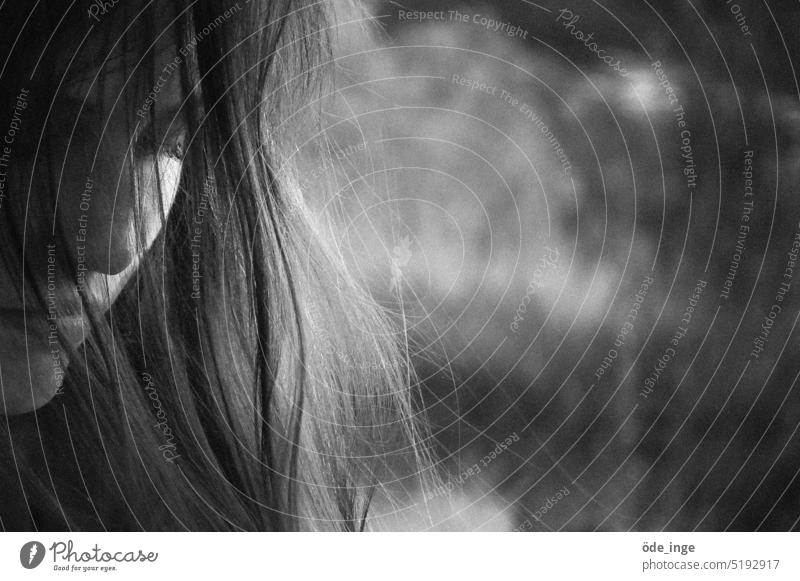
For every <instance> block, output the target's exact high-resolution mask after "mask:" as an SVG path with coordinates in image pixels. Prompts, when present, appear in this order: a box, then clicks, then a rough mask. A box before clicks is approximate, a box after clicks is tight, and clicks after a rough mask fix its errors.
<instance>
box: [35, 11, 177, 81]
mask: <svg viewBox="0 0 800 581" xmlns="http://www.w3.org/2000/svg"><path fill="white" fill-rule="evenodd" d="M80 4H81V5H83V6H85V5H86V3H84V2H81V3H80ZM140 4H143V2H141V1H139V0H137V1H134V2H130V3H122V2H120V3H118V4H117V5H115V6H113V7H112V8H110V9H109V10H108V11H107V12H106V14H104V15H101V17H100V18H101V19H100V21H99V22H97V21H96V20H95V19H94V18H91V17H89V15H88V14H87V12H86V10H82V9H80V8H78V9H74V8H73V9H72V10H69V11H68V12H66V13H64V14H62V15H60V16H61V17H60V18H58V20H56V22H53V29H52V30H50V31H49V34H48V35H47V36H45V34H46V33H47V30H46V29H44V30H42V28H41V24H40V25H38V26H36V29H37V30H36V31H35V32H34V36H36V37H37V40H39V42H38V43H34V42H31V44H32V45H33V44H38V47H37V48H38V50H39V52H38V54H36V55H35V59H34V61H33V62H30V60H31V59H30V57H31V56H34V55H29V58H27V59H26V60H28V61H29V62H30V65H31V66H30V68H29V70H28V72H29V74H30V81H31V83H32V84H34V85H40V86H41V85H54V86H60V89H61V90H62V91H65V92H67V93H69V94H70V95H71V96H86V95H87V93H89V89H90V88H91V93H96V92H97V91H99V90H100V89H99V85H104V88H103V90H102V91H103V93H107V92H109V91H110V92H114V89H115V88H116V89H119V90H121V89H122V88H123V87H124V86H126V85H134V82H133V81H134V79H131V78H130V77H131V75H136V76H140V75H141V77H142V78H145V77H148V76H149V75H147V74H146V73H149V72H150V69H151V67H150V66H149V64H150V61H149V59H148V58H145V55H148V53H149V55H148V56H149V57H151V58H152V59H153V60H154V61H155V66H156V67H157V68H156V70H159V68H160V66H161V65H163V64H164V63H166V62H168V61H170V60H172V58H173V57H174V55H175V54H176V42H175V38H176V35H175V26H174V24H173V20H174V14H175V12H174V10H172V9H168V8H165V7H163V3H161V5H162V7H161V8H158V9H156V8H150V9H145V10H142V7H141V6H139V5H140ZM107 5H109V6H110V3H107ZM54 16H58V15H52V14H51V15H50V18H49V20H50V21H51V22H52V20H53V17H54ZM34 50H35V49H34ZM21 80H22V79H21Z"/></svg>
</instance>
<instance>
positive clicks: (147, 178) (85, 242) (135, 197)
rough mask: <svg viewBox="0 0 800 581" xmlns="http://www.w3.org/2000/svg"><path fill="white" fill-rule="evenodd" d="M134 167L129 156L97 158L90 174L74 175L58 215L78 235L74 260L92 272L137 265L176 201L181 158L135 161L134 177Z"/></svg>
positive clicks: (152, 157) (117, 269) (110, 272)
mask: <svg viewBox="0 0 800 581" xmlns="http://www.w3.org/2000/svg"><path fill="white" fill-rule="evenodd" d="M124 151H125V150H124V149H123V150H122V152H123V154H124ZM157 165H158V167H157ZM131 166H132V162H131V161H130V157H128V158H127V159H125V160H124V161H123V162H120V161H116V162H115V160H114V159H113V158H103V157H98V159H97V163H96V164H95V170H94V171H93V172H91V175H74V176H72V179H71V182H72V183H73V184H75V185H74V186H73V187H72V188H71V191H70V192H69V200H68V203H67V205H66V207H63V208H62V209H61V211H60V214H61V215H62V216H63V218H64V224H65V228H66V230H67V233H69V232H70V231H72V232H74V233H75V236H74V240H73V241H74V247H73V248H72V258H73V261H74V262H75V263H76V264H77V262H78V261H79V260H81V261H83V262H84V265H85V267H86V270H88V271H90V272H91V271H94V272H99V273H103V274H118V273H120V272H122V271H123V270H124V269H125V268H127V267H128V266H129V265H130V264H131V263H133V261H134V259H135V258H136V257H137V255H139V254H141V253H142V252H144V250H146V249H147V248H149V247H150V245H151V244H152V243H153V241H154V240H155V238H156V236H157V235H158V233H159V231H160V229H161V228H162V227H163V224H164V221H165V219H166V215H167V212H168V211H169V208H170V207H171V205H172V202H173V201H174V199H175V194H176V192H177V188H178V181H179V179H180V169H181V162H180V161H179V160H177V159H173V158H168V157H166V156H162V157H161V159H160V160H159V164H156V163H155V157H154V156H146V157H143V158H141V159H137V161H136V168H135V169H136V173H135V176H133V175H132V172H131ZM156 176H159V178H160V179H156ZM67 240H70V236H69V234H68V235H67Z"/></svg>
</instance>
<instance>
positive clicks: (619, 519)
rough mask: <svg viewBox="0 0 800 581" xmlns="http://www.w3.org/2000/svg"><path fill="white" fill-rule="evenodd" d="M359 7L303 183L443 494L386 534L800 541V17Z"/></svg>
mask: <svg viewBox="0 0 800 581" xmlns="http://www.w3.org/2000/svg"><path fill="white" fill-rule="evenodd" d="M737 1H738V0H737ZM368 9H369V11H370V13H371V15H372V16H373V17H374V19H375V21H376V22H377V23H378V24H379V27H380V32H379V34H378V35H377V36H378V39H377V43H376V44H375V45H374V46H373V47H371V48H368V49H365V48H364V47H361V46H354V47H351V48H350V49H349V52H348V51H345V52H344V53H343V54H342V55H341V56H339V57H338V59H337V77H338V78H337V88H338V93H337V95H336V97H337V98H336V100H335V103H332V104H330V105H326V106H325V111H324V115H323V117H324V122H325V131H324V140H325V142H326V143H327V148H326V149H325V151H319V150H318V149H312V146H311V145H309V146H307V147H305V151H303V152H302V153H303V154H304V155H303V156H302V157H303V159H304V160H305V161H304V162H303V163H304V166H303V170H302V171H301V173H300V185H301V187H302V188H303V190H304V191H305V192H306V196H307V198H308V199H309V203H311V204H312V205H313V206H314V207H315V211H317V212H319V214H320V215H322V214H328V215H330V214H334V215H336V216H339V217H340V218H341V222H340V226H339V227H338V229H337V230H336V232H335V233H334V234H335V237H336V239H337V241H338V243H339V245H340V247H341V248H342V249H343V251H344V252H345V253H346V254H348V255H349V256H351V258H352V260H353V268H354V269H356V270H358V271H359V272H360V273H361V275H362V276H363V277H364V278H366V279H367V280H368V281H369V284H370V286H371V288H372V291H373V293H374V295H375V296H376V297H378V299H379V300H380V302H381V303H382V304H383V305H384V306H385V307H386V309H387V310H388V311H390V312H392V313H396V314H398V315H401V316H403V317H404V318H405V321H406V329H405V332H407V334H408V337H409V339H410V340H411V344H412V352H411V353H410V355H411V357H412V360H413V361H414V364H415V366H416V370H417V373H418V376H419V381H420V387H421V393H422V394H423V401H422V402H420V403H421V405H422V406H423V407H424V408H425V410H426V412H427V414H428V416H429V420H430V422H431V425H432V431H433V437H434V441H433V442H432V443H433V445H434V447H435V449H436V452H437V454H438V458H439V460H440V463H439V468H440V470H441V472H442V474H443V481H442V484H441V485H440V486H439V487H438V488H435V489H433V490H432V491H427V492H422V491H421V490H420V489H419V488H418V487H415V486H411V485H409V484H408V483H407V482H406V483H404V484H403V485H402V486H398V487H397V490H396V491H395V492H396V494H397V498H396V499H395V500H394V501H392V502H389V501H387V500H380V499H378V500H377V501H376V504H375V506H374V508H373V512H374V516H375V518H374V519H373V523H372V526H373V528H376V529H393V530H394V529H402V530H429V529H433V530H519V531H551V530H576V531H586V530H604V531H605V530H613V531H627V530H640V531H650V530H662V529H667V530H789V529H798V528H799V525H798V520H799V519H800V479H798V471H800V439H799V438H798V433H797V431H798V426H800V388H798V387H797V377H798V373H799V372H800V361H798V357H797V355H796V354H797V353H798V342H799V336H800V329H797V328H796V323H797V319H798V313H800V311H798V305H800V270H796V269H797V268H800V267H795V262H794V261H795V260H796V259H797V258H798V257H797V255H796V252H797V249H798V245H800V224H799V222H800V199H798V194H799V193H800V190H799V189H798V188H799V184H800V182H799V181H798V178H799V177H800V86H799V85H798V76H800V71H798V67H797V63H798V62H799V61H800V50H798V49H799V48H800V47H798V43H799V42H800V40H798V36H800V35H798V34H797V31H798V30H800V5H798V4H797V2H788V1H786V2H781V1H777V2H769V3H756V2H750V1H747V0H741V1H738V3H735V2H722V1H714V2H712V1H708V0H682V1H678V0H675V1H671V0H670V1H665V2H659V3H650V2H647V1H646V0H638V1H624V0H614V1H609V2H603V3H598V2H591V1H584V0H579V1H573V2H570V3H569V4H568V5H563V4H559V3H555V2H552V1H547V0H545V1H542V2H537V3H534V2H529V1H527V0H502V1H501V0H497V1H494V2H463V1H449V0H444V1H442V0H439V1H436V2H433V1H427V0H419V1H411V0H408V1H405V2H388V1H374V2H370V3H369V4H368ZM345 29H346V26H345V28H343V29H342V31H341V32H340V31H336V32H337V34H339V33H341V35H342V36H345V37H346V36H347V33H346V32H345V31H344V30H345ZM314 147H316V146H314ZM300 149H301V150H303V149H304V148H303V147H301V148H300ZM323 158H327V159H328V160H329V161H330V162H331V163H322V162H321V161H319V160H320V159H323ZM321 182H327V183H328V184H329V185H332V186H333V188H332V191H333V192H334V194H333V195H332V196H331V197H329V198H325V199H319V198H318V197H315V196H314V192H316V191H318V189H319V188H318V187H317V186H318V185H319V184H320V183H321ZM344 216H346V219H345V218H343V217H344ZM796 237H797V240H798V242H797V245H795V246H793V243H794V241H795V238H796Z"/></svg>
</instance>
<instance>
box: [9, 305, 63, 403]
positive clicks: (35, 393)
mask: <svg viewBox="0 0 800 581" xmlns="http://www.w3.org/2000/svg"><path fill="white" fill-rule="evenodd" d="M17 319H20V320H17ZM21 321H22V314H21V313H20V314H16V313H4V314H3V315H2V316H0V414H3V415H15V414H23V413H26V412H31V411H33V410H35V409H38V408H40V407H42V406H43V405H45V404H46V403H47V402H49V401H50V400H52V399H53V397H55V396H56V395H57V394H58V393H59V391H60V389H61V383H62V381H63V377H64V372H65V370H66V363H65V361H64V356H63V350H62V349H60V348H59V347H60V345H59V344H58V343H52V344H51V343H50V342H49V340H48V335H47V331H46V329H47V323H46V321H38V320H36V319H34V320H30V319H29V321H28V325H27V326H25V325H24V324H23V323H22V322H21Z"/></svg>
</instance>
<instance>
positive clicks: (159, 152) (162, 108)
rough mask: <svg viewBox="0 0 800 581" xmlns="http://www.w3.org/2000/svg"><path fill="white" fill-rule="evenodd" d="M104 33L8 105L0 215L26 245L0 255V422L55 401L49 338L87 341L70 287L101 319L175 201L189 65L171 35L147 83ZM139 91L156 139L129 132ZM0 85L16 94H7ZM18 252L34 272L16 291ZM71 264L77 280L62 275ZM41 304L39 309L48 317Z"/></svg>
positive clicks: (56, 364)
mask: <svg viewBox="0 0 800 581" xmlns="http://www.w3.org/2000/svg"><path fill="white" fill-rule="evenodd" d="M110 24H111V23H110V22H109V23H101V24H100V25H98V26H97V27H96V28H97V30H96V31H95V32H93V33H91V34H90V35H89V36H88V39H87V40H86V42H85V43H84V45H83V47H82V48H81V49H80V51H79V52H77V53H69V54H64V55H62V57H63V59H56V62H42V63H40V64H39V67H52V70H53V71H54V72H55V74H53V75H50V77H51V79H49V82H48V83H47V84H45V83H40V82H38V81H37V75H38V78H41V77H42V76H44V75H43V72H42V71H41V70H39V71H38V72H37V74H36V75H34V78H33V81H29V80H28V79H29V74H30V71H26V72H28V75H27V76H25V77H24V78H23V79H20V82H19V84H18V85H17V86H18V87H21V89H20V91H19V92H18V94H17V95H16V96H17V97H18V98H17V99H13V97H14V95H9V97H10V98H11V101H10V102H12V103H13V105H14V112H13V113H14V118H15V119H16V127H17V129H16V130H15V135H14V138H13V139H12V143H11V144H9V145H8V147H9V148H10V153H9V155H8V158H9V159H10V163H9V168H10V169H9V172H8V177H7V180H6V198H5V199H4V205H5V206H6V207H5V208H0V212H9V211H10V212H12V213H13V216H14V219H13V222H14V224H15V226H16V227H17V229H18V232H19V233H20V235H21V236H24V241H19V242H20V244H19V246H18V247H17V248H15V249H12V250H8V249H6V248H2V249H0V252H5V253H6V255H5V256H3V257H2V260H0V297H1V298H2V307H3V308H2V310H0V379H1V380H2V382H1V383H0V388H2V389H1V390H0V391H1V392H2V393H1V394H0V395H2V401H1V402H0V413H6V414H15V413H22V412H26V411H31V410H33V409H36V408H37V407H39V406H41V405H43V404H45V403H47V402H48V401H50V399H52V398H53V397H54V396H55V395H56V394H57V393H59V389H60V386H61V381H62V376H63V374H64V372H65V370H66V367H67V365H68V363H69V362H68V361H66V360H65V356H66V354H65V350H64V349H63V346H62V345H61V344H59V343H58V341H57V340H56V335H55V332H54V331H55V330H58V331H61V332H62V333H63V334H65V336H66V337H67V338H68V341H69V342H70V343H71V344H72V345H71V346H72V347H77V346H78V345H80V343H81V342H82V341H83V333H84V320H85V318H84V317H83V316H82V315H81V314H80V313H81V304H80V300H79V295H78V290H77V287H78V286H82V287H83V289H84V292H85V293H86V295H87V296H88V297H89V302H90V303H91V304H92V306H93V307H95V308H97V309H99V310H100V311H101V312H102V311H104V310H106V309H108V308H109V307H110V305H111V303H112V302H113V301H114V299H115V298H116V296H117V295H118V294H119V292H120V290H121V289H122V287H123V286H124V284H125V283H126V282H127V280H128V279H129V278H130V277H131V275H132V274H133V272H134V271H135V269H136V267H137V263H138V261H139V259H140V257H141V255H142V253H143V252H144V251H145V250H146V249H147V248H148V247H149V246H150V245H151V244H152V243H153V241H154V239H155V237H156V236H157V235H158V232H159V230H160V228H161V227H162V225H163V223H164V220H165V218H166V213H167V212H168V210H169V208H170V207H171V205H172V202H173V200H174V198H175V194H176V191H177V187H178V181H179V176H180V172H181V165H182V160H181V155H182V149H183V141H184V139H185V127H184V125H183V123H182V120H181V119H182V118H181V116H180V115H179V113H180V109H181V104H182V102H183V98H184V95H183V94H182V91H181V82H180V79H181V71H180V66H185V65H180V64H176V63H177V60H176V56H177V54H178V52H177V47H176V46H175V42H174V40H173V38H174V37H173V35H172V33H171V31H168V32H167V33H165V34H164V35H163V37H162V39H160V40H159V41H157V43H156V45H155V50H154V59H155V65H154V68H153V71H154V74H153V75H152V76H151V75H149V74H148V73H149V72H150V71H149V70H144V69H143V67H144V65H142V66H140V67H139V70H132V69H133V68H134V67H135V66H136V63H137V61H138V60H139V58H140V57H141V54H132V53H131V52H130V51H128V52H124V51H125V50H126V49H123V48H121V47H123V46H124V45H125V43H122V42H121V43H120V44H119V47H117V48H115V49H110V47H111V45H113V44H114V42H115V41H116V40H117V37H115V35H114V34H113V33H111V34H109V33H108V29H105V30H104V29H103V25H110ZM163 24H164V23H162V25H163ZM157 28H158V27H157ZM160 30H161V29H159V32H160ZM106 55H110V56H109V58H108V62H106V63H105V64H102V63H103V60H104V59H105V57H106ZM73 57H74V59H73ZM12 58H13V55H12ZM70 60H72V62H71V63H70ZM34 62H35V59H34ZM146 62H147V61H143V63H146ZM126 63H127V64H126ZM173 65H174V66H173ZM98 70H101V74H100V75H99V76H97V77H96V76H95V75H96V74H97V71H98ZM65 71H66V75H65V76H64V77H63V82H61V81H62V75H63V74H64V72H65ZM52 79H56V83H52ZM59 83H61V84H60V87H59V88H57V89H53V88H47V87H53V86H56V87H58V84H59ZM137 83H142V84H143V85H144V86H145V87H146V91H145V93H151V91H152V95H153V97H152V98H151V99H149V104H150V106H151V107H152V108H153V109H154V111H155V114H156V120H155V124H154V126H153V128H154V133H151V132H150V131H147V130H142V127H143V126H144V125H145V124H146V123H150V116H149V114H143V115H134V117H135V122H139V123H140V127H139V131H135V127H134V126H131V124H130V116H131V113H130V112H131V111H137V110H142V111H144V108H145V107H146V106H147V103H146V102H144V100H143V99H142V98H140V97H139V96H138V95H140V94H141V91H137V90H135V89H137ZM1 86H2V87H3V89H2V90H3V91H15V90H16V88H10V87H13V86H14V85H13V84H12V83H5V82H3V83H2V85H1ZM137 101H142V102H137ZM45 119H47V122H46V123H45ZM4 129H5V128H3V127H0V134H2V133H4ZM152 135H155V140H153V139H151V136H152ZM137 137H138V139H137ZM0 139H3V135H0ZM153 141H155V142H153ZM2 153H3V149H2V147H0V154H2ZM54 234H55V237H54ZM23 247H24V249H25V254H26V256H25V263H26V264H28V265H30V268H29V269H28V271H27V272H28V275H27V276H26V277H25V279H24V284H23V277H22V276H21V275H20V273H21V271H22V265H23V260H22V256H20V254H21V252H20V251H19V250H18V249H21V248H23ZM70 265H71V268H72V269H73V273H75V272H77V280H76V278H75V276H74V274H71V273H70V272H69V268H65V267H68V266H70ZM22 287H24V292H23V288H22ZM38 297H44V298H45V303H46V304H45V307H44V308H42V306H41V299H40V298H38Z"/></svg>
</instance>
